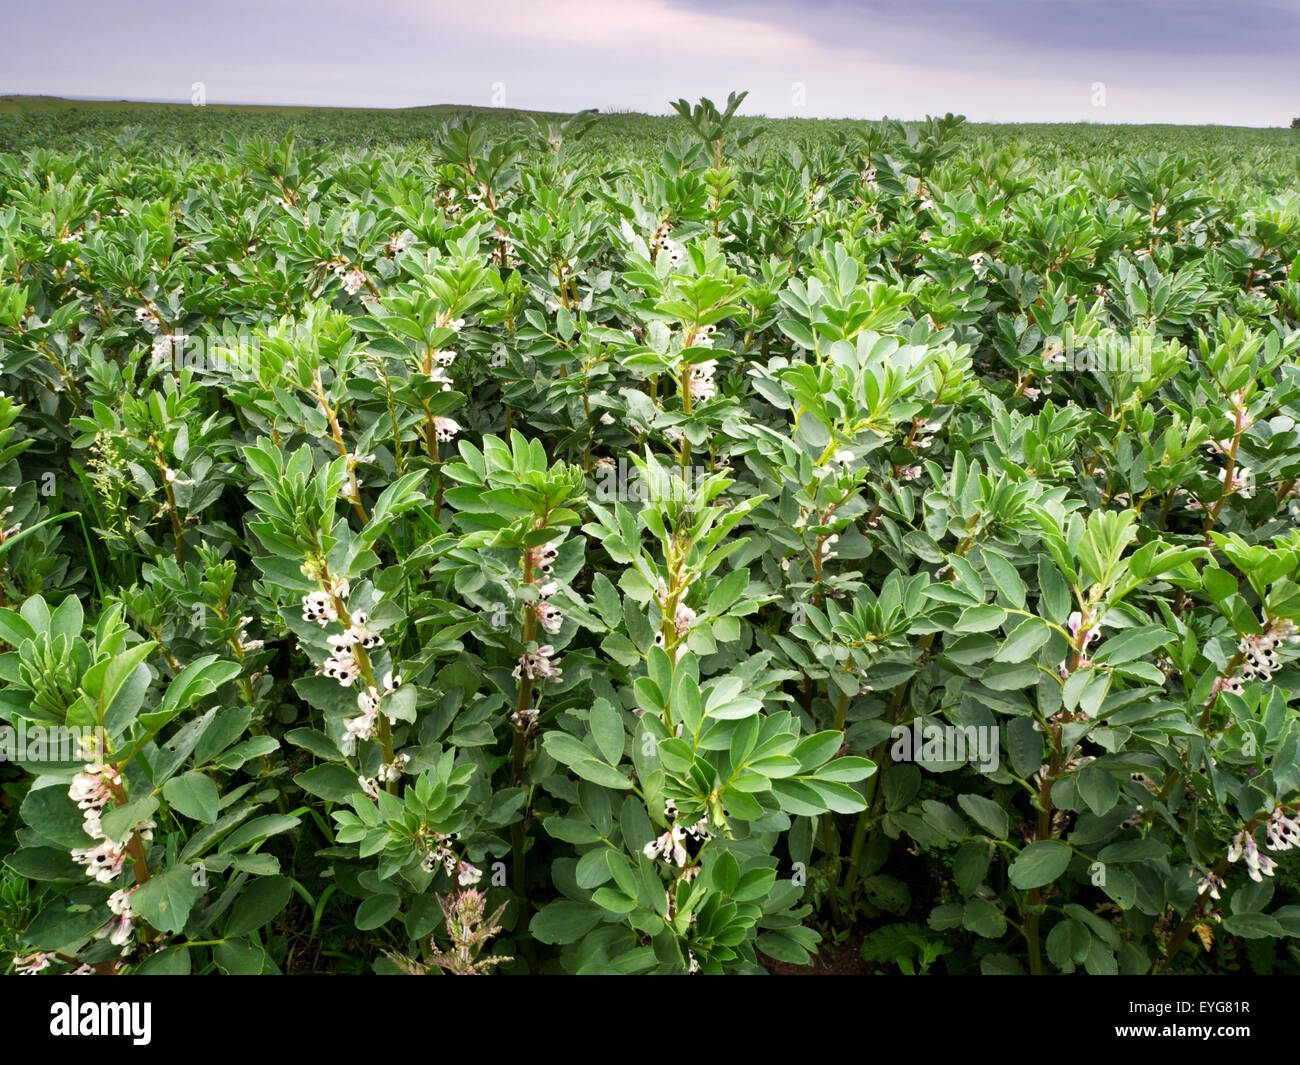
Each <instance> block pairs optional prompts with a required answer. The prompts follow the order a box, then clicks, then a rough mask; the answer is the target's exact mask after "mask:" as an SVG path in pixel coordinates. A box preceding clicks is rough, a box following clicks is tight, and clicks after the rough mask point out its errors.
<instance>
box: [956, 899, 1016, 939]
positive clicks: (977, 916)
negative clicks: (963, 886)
mask: <svg viewBox="0 0 1300 1065" xmlns="http://www.w3.org/2000/svg"><path fill="white" fill-rule="evenodd" d="M961 924H962V927H963V928H967V929H969V930H970V931H972V932H974V933H975V934H976V935H977V936H983V937H984V938H985V939H1001V938H1002V936H1003V934H1004V933H1005V932H1006V930H1007V919H1006V918H1005V917H1004V916H1002V911H1001V910H999V909H998V908H997V907H996V906H994V905H993V903H991V902H989V901H988V900H987V899H967V900H966V905H965V907H964V908H963V909H962V915H961Z"/></svg>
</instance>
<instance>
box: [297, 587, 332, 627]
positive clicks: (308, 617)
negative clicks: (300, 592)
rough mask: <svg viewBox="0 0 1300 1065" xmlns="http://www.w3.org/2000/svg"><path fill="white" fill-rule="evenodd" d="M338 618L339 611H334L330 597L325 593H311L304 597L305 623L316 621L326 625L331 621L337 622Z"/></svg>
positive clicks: (303, 614) (303, 616) (303, 611)
mask: <svg viewBox="0 0 1300 1065" xmlns="http://www.w3.org/2000/svg"><path fill="white" fill-rule="evenodd" d="M338 618H339V615H338V611H336V610H335V609H334V606H333V603H332V602H331V600H330V597H329V596H328V595H326V594H325V593H324V592H310V593H308V594H307V595H304V596H303V597H302V619H303V621H314V622H316V623H317V624H319V625H324V624H326V623H327V622H330V621H337V620H338Z"/></svg>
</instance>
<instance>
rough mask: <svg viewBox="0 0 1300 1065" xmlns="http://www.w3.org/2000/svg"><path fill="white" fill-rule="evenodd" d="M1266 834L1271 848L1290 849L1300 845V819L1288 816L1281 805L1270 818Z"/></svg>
mask: <svg viewBox="0 0 1300 1065" xmlns="http://www.w3.org/2000/svg"><path fill="white" fill-rule="evenodd" d="M1266 835H1267V836H1268V848H1269V850H1275V851H1289V850H1290V849H1291V848H1292V847H1300V819H1297V818H1295V817H1287V816H1286V813H1285V812H1284V811H1283V809H1282V807H1280V806H1279V807H1277V809H1275V810H1274V811H1273V816H1272V817H1271V818H1270V819H1269V822H1268V831H1267V833H1266Z"/></svg>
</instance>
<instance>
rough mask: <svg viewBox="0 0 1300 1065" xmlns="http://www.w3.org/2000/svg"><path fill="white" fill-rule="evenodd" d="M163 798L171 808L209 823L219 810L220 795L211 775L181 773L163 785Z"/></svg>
mask: <svg viewBox="0 0 1300 1065" xmlns="http://www.w3.org/2000/svg"><path fill="white" fill-rule="evenodd" d="M163 798H164V799H166V800H167V802H168V804H169V805H170V806H171V808H172V809H173V810H177V811H179V812H180V813H183V814H184V815H185V816H186V817H189V818H192V819H193V820H195V821H202V822H203V823H204V824H208V825H210V824H211V823H212V822H213V821H215V820H216V819H217V815H218V814H219V813H220V811H221V795H220V794H219V793H218V791H217V786H216V784H214V783H213V782H212V778H211V777H207V776H204V774H202V773H196V772H190V773H182V774H181V775H180V776H178V777H172V779H171V780H169V781H167V783H166V784H164V785H163Z"/></svg>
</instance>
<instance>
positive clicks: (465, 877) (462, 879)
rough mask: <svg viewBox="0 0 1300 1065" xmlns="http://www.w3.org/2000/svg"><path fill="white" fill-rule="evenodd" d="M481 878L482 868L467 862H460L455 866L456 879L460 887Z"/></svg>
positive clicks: (475, 882) (474, 882)
mask: <svg viewBox="0 0 1300 1065" xmlns="http://www.w3.org/2000/svg"><path fill="white" fill-rule="evenodd" d="M482 879H483V870H482V869H479V868H478V867H477V866H473V865H470V864H469V862H461V863H459V864H458V865H457V866H456V880H457V882H458V883H459V884H460V886H461V887H469V886H470V885H471V884H477V883H478V882H479V881H480V880H482Z"/></svg>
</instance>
